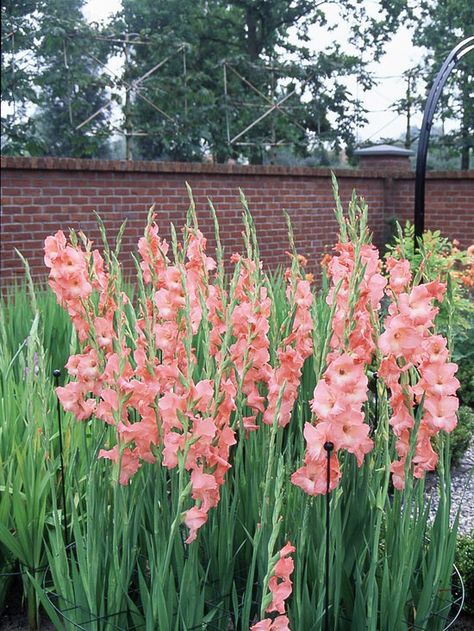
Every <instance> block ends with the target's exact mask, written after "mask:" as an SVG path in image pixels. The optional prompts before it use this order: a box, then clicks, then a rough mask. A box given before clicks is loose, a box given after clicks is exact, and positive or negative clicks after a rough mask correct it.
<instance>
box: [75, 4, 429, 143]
mask: <svg viewBox="0 0 474 631" xmlns="http://www.w3.org/2000/svg"><path fill="white" fill-rule="evenodd" d="M365 1H366V2H367V3H370V4H371V5H373V6H374V11H375V8H376V6H377V3H376V2H372V1H371V0H365ZM370 4H369V7H370ZM120 6H121V1H120V0H88V2H87V5H86V7H85V9H84V14H85V16H86V18H87V19H88V20H91V21H92V20H93V21H102V20H106V19H107V18H108V17H109V16H110V15H111V14H112V13H114V12H116V11H117V10H118V9H120ZM327 15H328V18H329V20H330V21H335V22H336V23H338V28H337V29H336V30H334V31H327V30H326V29H324V28H322V27H318V26H316V27H314V28H313V29H312V31H311V45H312V47H313V48H314V50H322V49H323V48H324V47H325V46H327V45H328V44H330V43H331V42H333V41H334V39H337V40H338V41H339V42H341V44H344V45H345V46H347V37H348V32H349V29H348V28H347V27H346V26H345V24H344V22H341V20H340V19H339V16H338V9H337V6H335V5H331V4H330V3H328V6H327ZM386 50H387V52H386V53H385V55H384V56H383V57H382V59H381V60H380V62H378V63H371V64H370V65H369V69H370V70H372V71H373V72H374V74H375V75H376V76H377V77H393V78H384V79H380V80H378V84H377V85H376V87H375V88H373V89H372V90H370V91H368V92H365V93H364V92H363V91H362V89H360V90H358V89H357V81H356V79H355V78H351V79H348V85H349V87H350V88H351V90H352V92H353V94H354V96H357V97H358V98H360V99H361V101H362V103H363V104H364V106H365V107H366V108H367V109H368V110H369V113H368V114H366V118H367V119H368V121H369V122H368V124H367V125H365V126H363V127H361V128H359V130H358V133H357V137H358V138H357V139H358V141H359V142H362V141H364V140H369V139H370V140H373V141H374V143H375V142H376V141H377V140H379V139H380V138H381V137H392V138H397V137H398V136H400V135H401V134H403V133H404V131H405V126H406V120H405V118H404V117H403V116H397V114H396V112H394V111H390V110H389V111H386V110H387V109H388V108H389V107H390V105H392V104H393V103H394V102H395V101H397V100H398V99H400V98H402V97H403V96H404V95H405V91H406V81H405V80H404V79H403V78H402V77H401V76H400V75H402V74H403V72H404V71H405V70H408V69H409V68H411V67H413V66H414V65H415V64H416V63H417V62H418V61H419V60H420V58H421V55H422V52H423V51H422V49H420V48H416V47H414V46H413V45H412V43H411V33H410V31H409V29H407V28H406V27H402V28H401V29H400V30H399V31H398V33H397V34H396V35H395V36H394V37H393V38H392V40H391V41H390V42H389V43H388V44H387V45H386ZM412 125H418V126H419V125H421V114H418V115H416V116H414V117H413V119H412Z"/></svg>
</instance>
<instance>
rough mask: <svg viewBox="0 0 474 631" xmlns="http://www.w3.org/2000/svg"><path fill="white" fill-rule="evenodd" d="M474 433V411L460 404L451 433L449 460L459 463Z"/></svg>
mask: <svg viewBox="0 0 474 631" xmlns="http://www.w3.org/2000/svg"><path fill="white" fill-rule="evenodd" d="M473 435H474V412H473V411H472V410H471V408H469V407H468V406H467V405H462V406H461V407H460V408H459V412H458V424H457V425H456V428H455V429H454V431H453V432H452V434H451V462H452V464H454V465H456V464H459V462H460V461H461V459H462V457H463V456H464V454H465V452H466V450H467V448H468V447H469V445H470V444H471V440H472V437H473Z"/></svg>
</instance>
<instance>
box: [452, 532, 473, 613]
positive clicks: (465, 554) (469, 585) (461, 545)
mask: <svg viewBox="0 0 474 631" xmlns="http://www.w3.org/2000/svg"><path fill="white" fill-rule="evenodd" d="M456 565H457V567H458V570H459V572H460V574H461V576H462V580H463V582H464V589H465V600H464V611H465V612H466V613H469V614H473V615H474V530H472V531H471V533H470V534H469V535H460V536H459V537H458V540H457V544H456Z"/></svg>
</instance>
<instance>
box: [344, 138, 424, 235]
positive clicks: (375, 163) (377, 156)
mask: <svg viewBox="0 0 474 631" xmlns="http://www.w3.org/2000/svg"><path fill="white" fill-rule="evenodd" d="M413 154H414V152H413V151H411V150H410V149H404V148H402V147H395V146H393V145H373V146H372V147H364V148H362V149H356V150H355V151H354V155H356V156H358V158H359V169H360V170H361V171H362V172H363V173H364V172H365V173H369V172H370V173H375V172H377V173H380V175H381V176H382V178H383V191H384V194H383V201H384V208H383V216H384V223H385V229H384V239H385V242H386V241H387V240H388V239H389V238H390V233H391V225H390V219H392V218H393V217H394V216H395V214H396V212H397V210H398V205H397V201H396V198H395V197H396V186H395V184H396V181H394V176H395V175H401V176H402V177H403V174H405V176H406V175H408V174H410V173H412V168H411V163H410V156H412V155H413ZM413 186H414V180H413ZM369 212H370V209H369Z"/></svg>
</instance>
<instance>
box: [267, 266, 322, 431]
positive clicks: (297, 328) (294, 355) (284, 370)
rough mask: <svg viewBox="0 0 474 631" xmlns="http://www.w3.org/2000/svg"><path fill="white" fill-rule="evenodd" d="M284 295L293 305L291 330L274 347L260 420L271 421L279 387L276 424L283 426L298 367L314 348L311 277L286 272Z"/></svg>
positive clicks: (288, 416)
mask: <svg viewBox="0 0 474 631" xmlns="http://www.w3.org/2000/svg"><path fill="white" fill-rule="evenodd" d="M286 296H287V298H288V302H289V304H291V305H295V312H294V318H293V324H292V330H291V332H290V333H289V334H288V335H287V336H286V337H285V338H284V339H283V340H282V342H281V344H280V346H279V348H278V350H277V357H278V365H277V367H276V368H275V369H274V370H272V371H271V374H270V379H269V381H268V395H267V397H268V405H267V408H266V410H265V413H264V415H263V422H264V423H267V424H268V425H272V424H273V419H274V418H275V413H276V409H277V404H278V399H279V397H280V391H282V396H281V401H280V411H279V416H278V426H279V427H286V426H287V425H288V423H289V422H290V420H291V413H292V411H293V407H294V404H295V401H296V398H297V396H298V387H299V384H300V380H301V370H302V368H303V364H304V362H305V359H306V358H307V357H309V356H310V355H311V354H312V352H313V340H312V337H311V334H312V331H313V320H312V316H311V305H312V302H313V294H312V293H311V286H310V281H309V280H306V279H301V278H293V277H292V276H291V275H288V287H287V290H286Z"/></svg>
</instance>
